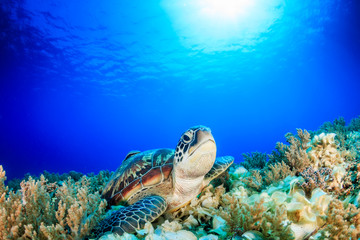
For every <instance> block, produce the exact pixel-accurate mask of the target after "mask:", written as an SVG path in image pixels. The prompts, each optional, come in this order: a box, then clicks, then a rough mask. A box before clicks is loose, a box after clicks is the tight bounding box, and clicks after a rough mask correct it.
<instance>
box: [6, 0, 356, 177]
mask: <svg viewBox="0 0 360 240" xmlns="http://www.w3.org/2000/svg"><path fill="white" fill-rule="evenodd" d="M219 1H220V0H219ZM233 1H234V0H233ZM225 2H226V1H225ZM230 2H231V1H230ZM235 2H236V0H235ZM0 4H1V8H0V27H1V34H0V164H1V165H3V166H4V169H5V171H6V172H7V176H8V178H13V177H22V176H23V175H24V174H25V173H27V172H30V173H32V174H38V173H40V172H42V171H43V170H47V171H50V172H60V173H62V172H67V171H70V170H76V171H81V172H85V173H87V172H92V171H93V172H97V171H99V170H102V169H109V170H115V169H116V168H117V167H118V166H119V165H120V164H121V161H122V159H123V158H124V156H125V155H126V154H127V152H129V151H130V150H141V151H143V150H148V149H154V148H163V147H166V148H175V146H176V144H177V141H178V138H179V137H180V135H181V134H182V133H183V132H184V131H185V130H186V129H187V128H189V127H191V126H193V125H198V124H202V125H206V126H208V127H210V128H211V129H212V132H213V135H214V138H215V140H216V142H217V147H218V155H232V156H234V157H235V159H236V161H237V162H239V161H241V159H242V157H241V154H242V153H244V152H252V151H261V152H268V153H270V152H271V150H272V149H273V148H274V146H275V144H276V142H277V141H285V139H284V134H285V133H287V132H295V129H296V128H302V129H308V130H315V129H317V128H318V127H319V126H320V125H321V124H322V123H323V122H325V121H332V120H334V119H335V118H337V117H339V116H343V117H345V119H346V120H347V121H349V120H350V119H351V118H354V117H357V116H358V115H359V114H360V95H359V93H360V8H359V1H356V0H353V1H351V0H349V1H346V0H238V1H237V2H236V4H237V5H235V7H232V6H227V5H226V4H230V3H228V2H226V3H225V5H226V6H225V7H224V6H222V5H217V4H218V1H217V0H212V1H211V0H208V1H205V0H193V1H190V0H185V1H183V0H179V1H171V0H163V1H160V0H146V1H140V0H132V1H127V0H108V1H95V0H90V1H86V2H84V1H78V0H63V1H53V0H49V1H40V0H0Z"/></svg>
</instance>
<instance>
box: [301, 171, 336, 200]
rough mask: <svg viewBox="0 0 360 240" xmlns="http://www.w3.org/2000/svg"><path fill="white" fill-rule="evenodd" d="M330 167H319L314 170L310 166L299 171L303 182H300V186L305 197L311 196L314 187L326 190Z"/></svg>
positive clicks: (330, 172)
mask: <svg viewBox="0 0 360 240" xmlns="http://www.w3.org/2000/svg"><path fill="white" fill-rule="evenodd" d="M331 174H332V169H330V168H320V169H319V170H314V169H313V168H312V167H308V168H307V169H305V170H304V171H302V172H300V176H301V177H303V179H304V182H303V183H301V184H300V187H301V188H302V189H303V190H304V192H305V196H306V197H307V198H310V197H311V193H312V191H313V190H314V189H315V188H320V189H322V190H326V187H327V184H326V181H328V180H329V179H330V177H331Z"/></svg>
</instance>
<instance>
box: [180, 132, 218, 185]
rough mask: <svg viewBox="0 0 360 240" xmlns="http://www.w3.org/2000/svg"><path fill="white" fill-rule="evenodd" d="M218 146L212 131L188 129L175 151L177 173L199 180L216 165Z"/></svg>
mask: <svg viewBox="0 0 360 240" xmlns="http://www.w3.org/2000/svg"><path fill="white" fill-rule="evenodd" d="M215 157H216V144H215V140H214V138H213V136H212V134H211V130H210V129H209V128H207V127H204V126H195V127H192V128H190V129H188V130H187V131H186V132H185V133H183V135H182V136H181V138H180V140H179V143H178V145H177V147H176V150H175V157H174V168H175V172H176V174H177V175H178V174H179V175H181V177H184V178H198V177H201V176H203V175H205V174H206V173H208V172H209V171H210V169H211V167H212V166H213V165H214V162H215Z"/></svg>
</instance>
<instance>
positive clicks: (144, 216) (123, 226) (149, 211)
mask: <svg viewBox="0 0 360 240" xmlns="http://www.w3.org/2000/svg"><path fill="white" fill-rule="evenodd" d="M166 208H167V203H166V201H165V199H164V198H162V197H160V196H149V197H145V198H143V199H141V200H139V201H137V202H136V203H134V204H133V205H130V206H128V207H124V208H121V209H120V210H118V211H115V212H113V213H112V214H111V215H110V216H109V217H108V218H106V219H104V220H102V221H101V222H100V223H99V225H98V226H96V227H95V228H94V229H93V230H92V231H91V236H90V237H94V238H96V239H97V238H99V237H100V236H102V235H104V234H105V233H107V232H113V233H117V234H119V235H120V236H121V235H122V234H124V233H125V232H127V233H134V232H135V231H136V230H138V229H141V228H143V227H144V226H145V223H146V222H152V221H154V220H155V219H157V218H158V217H159V216H160V215H161V214H163V213H164V212H165V210H166Z"/></svg>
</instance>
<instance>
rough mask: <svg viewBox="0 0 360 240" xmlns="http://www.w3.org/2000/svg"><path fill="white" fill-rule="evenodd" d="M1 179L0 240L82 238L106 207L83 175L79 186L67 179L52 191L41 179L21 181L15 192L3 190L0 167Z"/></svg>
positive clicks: (1, 174) (42, 178)
mask: <svg viewBox="0 0 360 240" xmlns="http://www.w3.org/2000/svg"><path fill="white" fill-rule="evenodd" d="M0 179H1V180H0V191H2V194H1V198H0V239H29V238H30V239H34V240H36V239H82V238H84V237H85V236H86V235H87V234H88V233H89V231H90V230H91V228H92V227H93V226H94V225H96V224H97V222H98V221H99V220H100V216H101V215H102V214H103V212H104V209H105V207H106V202H105V200H101V198H100V194H99V193H97V192H92V189H91V188H90V187H89V184H88V183H89V182H90V180H89V179H87V177H86V176H84V177H83V178H82V179H81V182H80V183H75V182H74V181H73V180H70V179H69V180H68V181H67V182H64V183H63V185H62V186H61V187H58V189H57V190H56V191H55V192H49V191H48V190H49V188H48V186H47V180H46V179H45V177H44V176H41V177H40V180H34V179H32V178H31V177H30V178H29V180H28V181H22V182H21V189H20V190H18V191H17V192H13V191H10V192H7V191H5V190H4V186H3V185H2V183H3V181H4V179H5V173H4V171H3V169H2V167H1V166H0Z"/></svg>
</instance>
